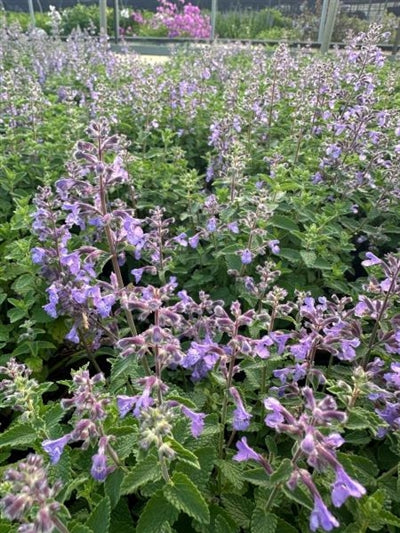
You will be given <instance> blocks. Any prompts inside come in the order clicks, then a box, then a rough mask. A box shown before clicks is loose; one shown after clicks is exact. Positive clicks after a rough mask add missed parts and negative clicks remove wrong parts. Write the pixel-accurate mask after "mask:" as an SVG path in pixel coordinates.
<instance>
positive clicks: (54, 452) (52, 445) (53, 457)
mask: <svg viewBox="0 0 400 533" xmlns="http://www.w3.org/2000/svg"><path fill="white" fill-rule="evenodd" d="M70 440H71V434H70V433H67V434H66V435H64V436H63V437H61V438H59V439H56V440H44V441H43V442H42V448H43V449H44V451H45V452H47V453H48V454H49V456H50V461H51V463H52V464H53V465H55V464H56V463H58V461H59V460H60V458H61V455H62V453H63V451H64V448H65V446H66V445H67V444H68V442H69V441H70Z"/></svg>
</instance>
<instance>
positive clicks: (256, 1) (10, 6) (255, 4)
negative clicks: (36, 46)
mask: <svg viewBox="0 0 400 533" xmlns="http://www.w3.org/2000/svg"><path fill="white" fill-rule="evenodd" d="M191 3H192V4H193V5H196V6H198V7H200V8H201V9H205V10H207V11H208V12H209V13H210V19H211V27H212V29H211V38H210V39H208V40H206V41H214V40H215V39H216V38H217V33H216V22H217V17H218V16H220V15H223V14H224V13H226V12H227V11H228V10H238V11H240V10H242V12H250V11H249V10H251V12H252V13H257V11H258V10H260V9H278V10H279V11H281V12H282V13H283V14H284V15H285V16H288V17H291V16H295V15H297V14H299V12H301V9H304V8H306V9H309V10H310V11H311V12H312V11H313V10H314V12H315V10H316V8H317V7H319V9H320V12H321V17H320V19H319V27H318V39H317V40H315V41H313V42H308V44H309V45H310V46H313V47H320V48H321V50H322V51H323V52H325V51H326V50H328V48H329V46H330V44H331V40H332V34H333V29H334V26H335V21H336V18H337V15H338V12H339V9H341V10H344V11H345V12H346V13H347V14H349V15H350V16H355V17H360V18H363V19H365V20H368V21H370V22H373V21H379V20H380V19H381V18H382V17H383V15H384V14H385V13H393V14H394V15H396V16H397V17H398V24H397V29H396V35H395V38H394V42H393V43H392V45H390V46H388V47H385V48H387V49H391V50H392V52H393V54H395V53H396V52H397V50H398V48H399V43H400V0H397V1H394V0H306V1H304V2H300V1H299V0H235V1H234V2H232V0H191ZM77 4H82V5H84V6H93V5H96V4H97V5H98V6H99V13H100V27H101V29H102V31H107V7H109V8H110V7H111V8H113V14H114V15H113V18H114V20H113V37H114V40H115V42H118V41H119V28H120V12H121V10H122V9H126V8H134V9H136V10H141V9H146V10H149V11H155V10H156V8H157V4H158V2H157V0H0V6H1V5H2V6H3V8H4V9H6V10H9V11H25V12H26V11H29V12H30V15H31V20H32V24H33V25H35V12H41V13H43V12H46V11H48V10H49V7H50V6H54V7H55V8H56V9H65V8H68V7H74V6H76V5H77ZM353 14H354V15H353ZM126 40H127V41H130V42H133V43H146V42H147V43H153V45H154V44H157V45H163V44H164V45H165V44H169V43H170V42H171V41H173V42H175V43H177V42H188V41H189V42H191V41H199V40H200V41H201V40H202V39H192V38H183V39H182V38H173V39H171V38H168V37H143V36H142V37H136V36H135V37H126ZM218 40H219V41H225V39H220V38H218ZM239 40H246V41H253V42H257V43H260V42H265V43H267V44H270V43H271V44H272V43H273V42H277V41H279V39H277V40H275V39H256V40H255V39H247V38H246V39H242V38H239ZM290 44H291V45H292V46H297V45H299V44H302V43H301V42H299V41H295V42H291V43H290Z"/></svg>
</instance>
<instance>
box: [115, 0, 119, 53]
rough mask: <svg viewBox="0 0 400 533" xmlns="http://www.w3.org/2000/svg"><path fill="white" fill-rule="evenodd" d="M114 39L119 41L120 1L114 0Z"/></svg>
mask: <svg viewBox="0 0 400 533" xmlns="http://www.w3.org/2000/svg"><path fill="white" fill-rule="evenodd" d="M114 39H115V42H116V44H118V41H119V1H118V0H114Z"/></svg>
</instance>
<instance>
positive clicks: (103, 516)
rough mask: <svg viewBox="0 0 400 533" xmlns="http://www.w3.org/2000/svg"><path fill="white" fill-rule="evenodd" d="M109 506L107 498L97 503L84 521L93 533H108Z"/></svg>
mask: <svg viewBox="0 0 400 533" xmlns="http://www.w3.org/2000/svg"><path fill="white" fill-rule="evenodd" d="M110 515H111V504H110V499H109V498H108V496H106V497H105V498H103V499H102V500H100V501H99V503H98V504H97V505H96V507H95V508H94V510H93V511H92V512H91V514H90V516H89V518H88V519H87V521H86V524H85V525H86V526H87V527H89V528H90V529H91V530H92V531H93V533H108V529H109V527H110Z"/></svg>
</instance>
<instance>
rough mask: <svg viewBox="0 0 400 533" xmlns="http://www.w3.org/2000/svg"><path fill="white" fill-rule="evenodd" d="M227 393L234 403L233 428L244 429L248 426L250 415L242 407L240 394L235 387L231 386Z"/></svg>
mask: <svg viewBox="0 0 400 533" xmlns="http://www.w3.org/2000/svg"><path fill="white" fill-rule="evenodd" d="M229 393H230V394H231V396H232V398H233V400H234V402H235V405H236V409H235V410H234V411H233V429H236V431H244V430H245V429H247V428H248V427H249V425H250V419H251V418H252V415H251V414H250V413H248V412H247V411H246V409H245V408H244V405H243V402H242V399H241V397H240V394H239V392H238V391H237V389H236V388H235V387H231V388H230V389H229Z"/></svg>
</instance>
